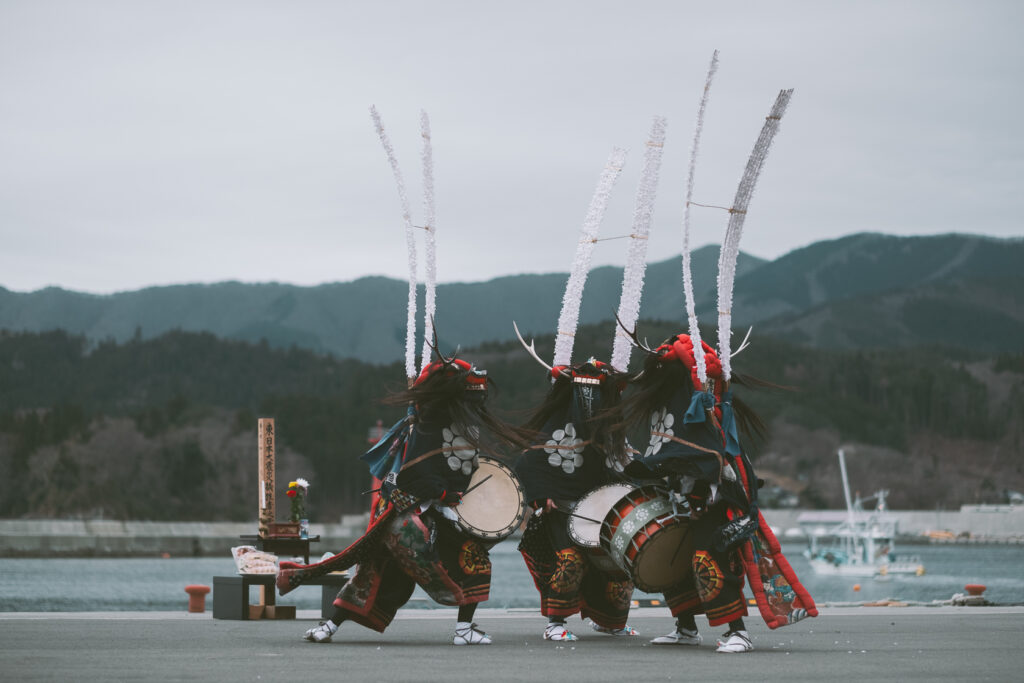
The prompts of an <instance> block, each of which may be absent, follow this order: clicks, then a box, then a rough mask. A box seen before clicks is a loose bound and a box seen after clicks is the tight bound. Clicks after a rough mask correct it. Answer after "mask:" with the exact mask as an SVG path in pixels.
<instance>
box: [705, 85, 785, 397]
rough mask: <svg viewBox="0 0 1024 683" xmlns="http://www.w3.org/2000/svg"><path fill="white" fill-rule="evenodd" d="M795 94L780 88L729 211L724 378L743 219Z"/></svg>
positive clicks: (721, 261) (723, 287) (721, 308)
mask: <svg viewBox="0 0 1024 683" xmlns="http://www.w3.org/2000/svg"><path fill="white" fill-rule="evenodd" d="M792 95H793V90H792V89H790V90H781V91H779V95H778V97H777V98H776V99H775V105H774V106H773V107H772V110H771V113H769V114H768V118H767V119H765V122H764V126H763V127H762V128H761V135H759V136H758V138H757V142H756V143H755V144H754V150H753V151H752V152H751V153H750V158H749V159H748V160H747V167H746V169H745V170H744V171H743V177H742V178H740V184H739V187H737V188H736V198H735V199H734V200H733V203H732V208H731V209H730V210H729V227H728V228H727V229H726V231H725V239H724V240H722V249H721V251H720V252H719V254H718V357H719V359H721V361H722V378H723V379H724V380H725V381H726V382H728V381H729V378H730V377H731V376H732V365H731V364H730V356H731V351H730V348H729V347H730V335H731V334H732V287H733V283H734V282H735V280H736V259H737V257H738V256H739V252H740V237H742V236H743V221H744V220H745V219H746V217H747V206H749V204H750V198H751V196H752V195H753V194H754V186H755V185H756V184H757V179H758V176H759V175H760V174H761V168H762V167H763V166H764V161H765V158H767V156H768V150H769V149H770V148H771V145H772V140H773V139H774V137H775V133H776V132H777V131H778V129H779V122H780V121H781V120H782V115H783V114H785V113H786V107H787V106H788V105H789V98H790V97H791V96H792Z"/></svg>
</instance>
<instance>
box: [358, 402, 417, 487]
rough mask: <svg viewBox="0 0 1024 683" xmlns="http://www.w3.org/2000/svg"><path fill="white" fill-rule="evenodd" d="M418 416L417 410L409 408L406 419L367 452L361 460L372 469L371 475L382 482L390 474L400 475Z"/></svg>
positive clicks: (396, 424) (395, 425)
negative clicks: (408, 441) (414, 419)
mask: <svg viewBox="0 0 1024 683" xmlns="http://www.w3.org/2000/svg"><path fill="white" fill-rule="evenodd" d="M415 416H416V409H415V408H414V407H413V406H409V411H408V412H407V413H406V415H405V417H403V418H402V419H401V420H399V421H398V422H396V423H395V424H394V426H392V427H391V429H389V430H388V433H387V434H385V435H384V436H382V437H381V439H380V441H378V442H377V443H375V444H374V445H373V448H371V449H370V450H368V451H366V453H364V454H363V455H361V456H359V459H360V460H362V461H363V462H365V463H366V464H367V465H368V466H369V468H370V474H372V475H373V476H375V477H377V478H378V479H380V480H381V481H384V479H385V478H386V477H387V475H388V473H389V472H394V473H395V475H396V476H397V475H398V471H399V470H400V469H401V468H402V460H403V459H404V458H403V456H404V454H405V450H406V449H405V448H403V446H405V443H406V441H407V440H408V439H409V436H410V432H411V431H412V430H411V429H410V427H411V425H412V421H413V418H414V417H415Z"/></svg>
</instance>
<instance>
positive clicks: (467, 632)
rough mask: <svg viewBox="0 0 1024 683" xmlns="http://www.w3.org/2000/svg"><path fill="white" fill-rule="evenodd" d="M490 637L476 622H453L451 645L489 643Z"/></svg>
mask: <svg viewBox="0 0 1024 683" xmlns="http://www.w3.org/2000/svg"><path fill="white" fill-rule="evenodd" d="M490 644H491V637H490V636H489V635H487V634H486V633H484V632H483V631H481V630H480V629H478V628H477V627H476V624H470V623H469V622H465V621H460V622H459V623H457V624H455V637H454V638H453V639H452V645H490Z"/></svg>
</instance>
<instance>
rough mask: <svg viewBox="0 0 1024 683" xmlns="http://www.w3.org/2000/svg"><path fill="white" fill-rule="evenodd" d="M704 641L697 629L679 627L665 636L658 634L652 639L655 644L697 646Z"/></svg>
mask: <svg viewBox="0 0 1024 683" xmlns="http://www.w3.org/2000/svg"><path fill="white" fill-rule="evenodd" d="M702 642H704V639H703V638H702V637H701V635H700V634H699V633H697V631H696V630H693V631H691V630H690V629H688V628H677V629H676V630H675V631H672V633H667V634H665V635H663V636H658V637H657V638H655V639H654V640H652V641H651V643H653V644H654V645H690V646H693V647H695V646H697V645H700V644H701V643H702Z"/></svg>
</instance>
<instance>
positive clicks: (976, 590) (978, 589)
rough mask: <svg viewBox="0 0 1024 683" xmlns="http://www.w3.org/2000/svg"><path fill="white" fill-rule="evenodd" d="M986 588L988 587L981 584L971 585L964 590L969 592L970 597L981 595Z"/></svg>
mask: <svg viewBox="0 0 1024 683" xmlns="http://www.w3.org/2000/svg"><path fill="white" fill-rule="evenodd" d="M985 588H986V586H983V585H981V584H980V583H969V584H967V585H966V586H964V590H965V591H967V594H968V595H981V594H982V593H984V592H985Z"/></svg>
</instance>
